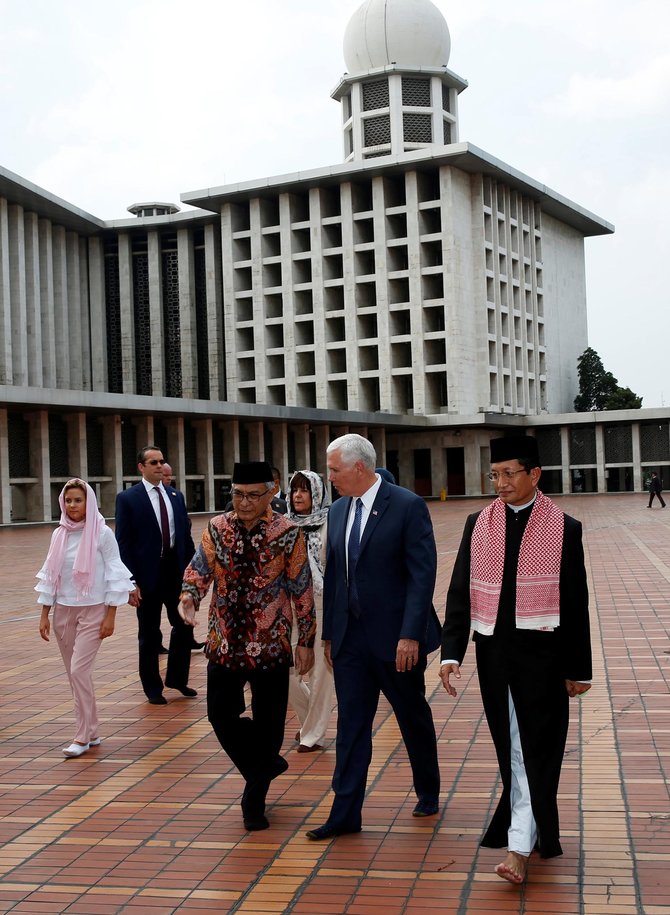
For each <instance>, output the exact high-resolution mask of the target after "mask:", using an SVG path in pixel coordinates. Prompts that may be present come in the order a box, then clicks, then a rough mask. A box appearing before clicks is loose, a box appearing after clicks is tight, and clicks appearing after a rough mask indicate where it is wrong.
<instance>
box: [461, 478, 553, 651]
mask: <svg viewBox="0 0 670 915" xmlns="http://www.w3.org/2000/svg"><path fill="white" fill-rule="evenodd" d="M505 523H506V520H505V504H504V503H503V502H502V501H501V500H500V499H496V500H495V501H494V502H492V503H491V504H490V505H489V506H488V507H487V508H485V509H484V511H483V512H482V513H481V514H480V515H479V517H478V518H477V521H476V522H475V526H474V530H473V532H472V541H471V558H470V607H471V616H472V628H473V629H474V630H475V632H479V633H481V634H482V635H492V633H493V630H494V628H495V625H496V619H497V617H498V604H499V603H500V591H501V588H502V580H503V567H504V564H505ZM564 526H565V525H564V515H563V512H562V511H561V510H560V509H559V508H558V506H557V505H556V504H555V503H554V502H552V501H551V499H549V498H547V496H545V495H544V494H543V493H541V492H540V490H539V489H538V491H537V495H536V498H535V504H534V505H533V508H532V511H531V513H530V518H529V519H528V523H527V524H526V529H525V530H524V532H523V537H522V539H521V548H520V550H519V563H518V567H517V576H516V626H517V629H538V630H547V631H551V630H552V629H554V628H555V627H556V626H558V625H559V624H560V621H561V617H560V595H559V578H560V570H561V555H562V552H563V530H564Z"/></svg>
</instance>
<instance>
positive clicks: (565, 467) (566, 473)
mask: <svg viewBox="0 0 670 915" xmlns="http://www.w3.org/2000/svg"><path fill="white" fill-rule="evenodd" d="M561 479H562V481H563V492H564V493H569V492H572V485H571V484H572V474H571V473H570V427H569V426H561Z"/></svg>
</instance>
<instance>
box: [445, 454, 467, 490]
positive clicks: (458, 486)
mask: <svg viewBox="0 0 670 915" xmlns="http://www.w3.org/2000/svg"><path fill="white" fill-rule="evenodd" d="M446 452H447V495H449V496H464V495H465V448H463V447H461V448H447V449H446Z"/></svg>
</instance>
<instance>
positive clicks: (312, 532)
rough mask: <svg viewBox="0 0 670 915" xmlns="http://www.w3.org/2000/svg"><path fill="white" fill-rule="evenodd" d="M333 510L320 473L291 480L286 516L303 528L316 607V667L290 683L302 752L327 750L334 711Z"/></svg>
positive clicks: (301, 472) (305, 472) (304, 473)
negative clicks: (328, 579)
mask: <svg viewBox="0 0 670 915" xmlns="http://www.w3.org/2000/svg"><path fill="white" fill-rule="evenodd" d="M329 508H330V496H329V494H328V492H327V490H326V486H325V484H324V482H323V480H322V479H321V477H320V476H319V474H318V473H314V472H313V471H311V470H298V471H296V472H295V473H294V474H293V475H292V477H291V479H290V480H289V487H288V513H287V515H286V517H287V518H289V519H290V520H291V521H292V522H293V523H294V524H297V525H298V526H299V527H301V528H302V529H303V533H304V535H305V541H306V543H307V555H308V557H309V565H310V569H311V572H312V582H313V586H314V604H315V606H316V640H315V642H314V667H313V668H312V669H311V671H310V672H309V673H308V674H307V675H306V676H305V677H301V676H299V675H298V674H297V673H296V672H295V669H294V670H293V671H292V674H291V679H290V681H289V694H288V695H289V702H290V703H291V705H292V706H293V708H294V709H295V712H296V714H297V716H298V720H299V722H300V730H299V732H298V733H297V734H296V740H297V741H298V753H312V752H314V751H315V750H321V749H323V739H324V737H325V734H326V729H327V727H328V722H329V721H330V715H331V712H332V710H333V671H332V668H331V666H330V664H328V662H327V661H326V658H325V655H324V653H323V642H322V641H321V634H322V631H323V571H324V566H325V562H326V532H327V526H328V510H329Z"/></svg>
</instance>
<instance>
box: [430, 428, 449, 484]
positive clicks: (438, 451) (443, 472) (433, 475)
mask: <svg viewBox="0 0 670 915" xmlns="http://www.w3.org/2000/svg"><path fill="white" fill-rule="evenodd" d="M446 485H447V452H446V451H445V449H444V447H443V445H442V442H441V441H440V442H437V443H436V444H434V445H431V448H430V494H431V496H439V494H440V490H441V489H442V487H443V486H444V487H446Z"/></svg>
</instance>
